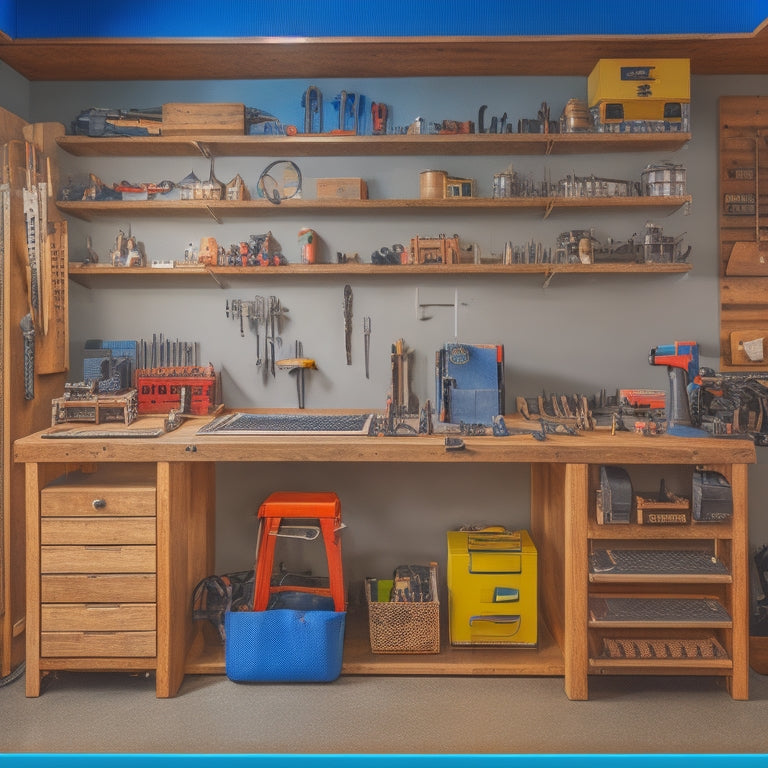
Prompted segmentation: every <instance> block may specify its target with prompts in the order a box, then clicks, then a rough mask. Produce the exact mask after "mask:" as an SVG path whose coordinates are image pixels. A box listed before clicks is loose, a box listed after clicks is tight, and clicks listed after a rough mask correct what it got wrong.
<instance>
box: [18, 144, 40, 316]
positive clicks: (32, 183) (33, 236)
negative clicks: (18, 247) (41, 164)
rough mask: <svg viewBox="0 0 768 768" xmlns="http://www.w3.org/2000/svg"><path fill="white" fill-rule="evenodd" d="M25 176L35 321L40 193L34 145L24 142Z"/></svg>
mask: <svg viewBox="0 0 768 768" xmlns="http://www.w3.org/2000/svg"><path fill="white" fill-rule="evenodd" d="M26 161H27V168H26V173H27V178H26V185H25V186H24V190H23V192H22V199H23V204H24V221H25V225H26V232H27V284H28V290H29V304H30V308H31V314H32V319H33V321H34V322H37V320H38V319H39V318H38V314H39V312H40V307H41V297H40V289H41V285H40V282H41V276H40V257H41V253H40V245H41V236H40V227H41V222H40V193H39V189H38V185H37V183H36V179H35V177H36V173H37V172H36V163H37V156H36V151H35V147H34V145H33V144H30V143H29V142H27V143H26Z"/></svg>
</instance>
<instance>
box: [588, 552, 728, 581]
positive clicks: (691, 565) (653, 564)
mask: <svg viewBox="0 0 768 768" xmlns="http://www.w3.org/2000/svg"><path fill="white" fill-rule="evenodd" d="M589 572H590V574H595V575H597V574H610V575H615V576H622V575H623V576H636V575H659V576H661V575H670V576H671V575H676V576H677V575H721V574H727V573H728V569H727V568H726V567H725V565H724V564H723V563H722V562H721V561H720V560H718V559H717V558H716V557H715V556H714V555H713V554H712V552H710V551H707V550H686V549H683V550H679V549H675V550H672V549H612V548H599V549H595V550H593V552H592V554H591V555H590V556H589Z"/></svg>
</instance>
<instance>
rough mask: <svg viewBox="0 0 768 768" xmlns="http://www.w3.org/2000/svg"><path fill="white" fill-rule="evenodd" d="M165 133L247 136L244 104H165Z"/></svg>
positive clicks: (167, 134) (163, 130) (172, 134)
mask: <svg viewBox="0 0 768 768" xmlns="http://www.w3.org/2000/svg"><path fill="white" fill-rule="evenodd" d="M162 132H163V136H192V135H195V134H207V133H217V134H225V135H228V136H244V135H245V105H244V104H184V103H177V104H163V128H162Z"/></svg>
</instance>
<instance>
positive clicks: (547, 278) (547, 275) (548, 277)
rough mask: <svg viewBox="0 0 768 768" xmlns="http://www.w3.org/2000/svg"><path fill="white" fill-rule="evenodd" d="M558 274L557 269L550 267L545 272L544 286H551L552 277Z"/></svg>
mask: <svg viewBox="0 0 768 768" xmlns="http://www.w3.org/2000/svg"><path fill="white" fill-rule="evenodd" d="M556 274H557V270H556V269H548V270H547V271H546V272H545V277H544V282H543V283H542V286H541V287H542V288H549V284H550V283H551V282H552V278H553V277H554V276H555V275H556Z"/></svg>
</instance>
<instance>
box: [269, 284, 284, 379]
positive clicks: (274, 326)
mask: <svg viewBox="0 0 768 768" xmlns="http://www.w3.org/2000/svg"><path fill="white" fill-rule="evenodd" d="M287 311H288V309H287V308H286V307H283V306H282V305H281V304H280V299H278V298H277V296H270V297H269V302H268V309H267V324H268V327H269V335H268V336H267V339H266V345H268V346H269V349H268V350H266V345H265V351H266V352H267V358H268V362H269V372H270V373H271V374H272V377H273V378H274V376H275V345H277V346H280V345H281V344H282V343H283V340H282V339H281V338H280V337H279V336H278V335H277V333H276V331H279V330H280V317H281V316H282V315H284V314H285V313H286V312H287Z"/></svg>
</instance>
